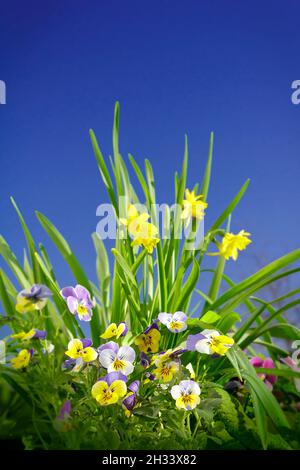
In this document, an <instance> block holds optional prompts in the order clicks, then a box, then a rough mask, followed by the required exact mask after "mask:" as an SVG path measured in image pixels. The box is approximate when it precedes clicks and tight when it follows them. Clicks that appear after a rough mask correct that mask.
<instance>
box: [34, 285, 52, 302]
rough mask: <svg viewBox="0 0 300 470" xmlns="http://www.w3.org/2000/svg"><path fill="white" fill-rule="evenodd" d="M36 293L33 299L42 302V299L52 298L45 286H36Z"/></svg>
mask: <svg viewBox="0 0 300 470" xmlns="http://www.w3.org/2000/svg"><path fill="white" fill-rule="evenodd" d="M36 286H37V287H38V292H37V293H36V294H35V298H37V299H39V300H42V299H48V298H49V297H52V295H53V293H52V292H51V290H50V289H48V287H47V286H44V285H42V284H40V285H38V284H36Z"/></svg>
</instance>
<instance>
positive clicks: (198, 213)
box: [181, 189, 208, 221]
mask: <svg viewBox="0 0 300 470" xmlns="http://www.w3.org/2000/svg"><path fill="white" fill-rule="evenodd" d="M185 197H186V199H184V200H183V201H182V204H183V211H182V214H181V218H182V219H184V220H186V221H189V220H190V219H191V218H194V219H198V220H202V219H203V217H204V215H205V213H204V211H205V209H206V207H207V205H208V204H207V203H206V202H205V201H203V196H202V195H201V194H199V195H198V196H197V195H196V194H195V191H189V190H188V189H186V190H185Z"/></svg>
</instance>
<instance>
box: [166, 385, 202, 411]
mask: <svg viewBox="0 0 300 470" xmlns="http://www.w3.org/2000/svg"><path fill="white" fill-rule="evenodd" d="M200 393H201V390H200V387H199V385H198V384H197V383H196V382H194V381H193V380H182V381H181V382H180V383H179V385H174V386H173V387H172V388H171V395H172V398H174V400H176V406H177V408H179V409H183V410H187V411H189V410H193V409H194V408H196V406H197V405H199V403H200V397H199V395H200Z"/></svg>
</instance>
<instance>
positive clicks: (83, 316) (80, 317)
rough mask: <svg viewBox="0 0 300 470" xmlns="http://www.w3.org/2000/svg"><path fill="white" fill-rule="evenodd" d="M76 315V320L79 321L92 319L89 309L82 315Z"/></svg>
mask: <svg viewBox="0 0 300 470" xmlns="http://www.w3.org/2000/svg"><path fill="white" fill-rule="evenodd" d="M77 313H78V318H79V320H81V321H91V319H92V311H91V310H90V309H87V311H86V312H84V313H79V312H77Z"/></svg>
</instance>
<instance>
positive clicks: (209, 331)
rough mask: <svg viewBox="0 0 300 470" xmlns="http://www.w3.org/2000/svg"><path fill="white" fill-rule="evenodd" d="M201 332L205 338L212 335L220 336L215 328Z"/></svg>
mask: <svg viewBox="0 0 300 470" xmlns="http://www.w3.org/2000/svg"><path fill="white" fill-rule="evenodd" d="M201 334H202V335H204V336H206V338H211V337H212V336H220V333H219V332H218V331H217V330H203V331H201Z"/></svg>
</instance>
